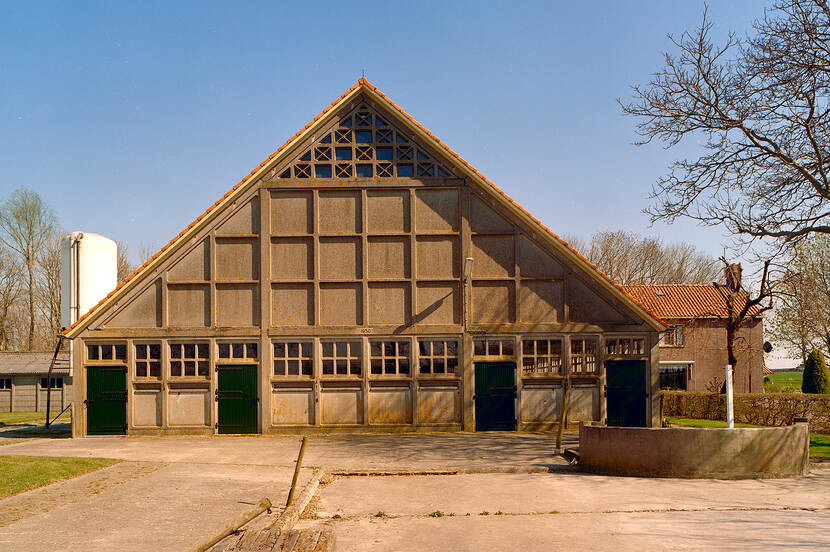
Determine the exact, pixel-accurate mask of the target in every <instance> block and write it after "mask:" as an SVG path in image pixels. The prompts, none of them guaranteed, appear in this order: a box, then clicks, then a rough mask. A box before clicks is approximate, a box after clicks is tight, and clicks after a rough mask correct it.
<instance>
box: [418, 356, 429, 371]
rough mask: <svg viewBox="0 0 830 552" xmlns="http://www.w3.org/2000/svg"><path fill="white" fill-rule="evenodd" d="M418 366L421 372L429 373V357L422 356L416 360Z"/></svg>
mask: <svg viewBox="0 0 830 552" xmlns="http://www.w3.org/2000/svg"><path fill="white" fill-rule="evenodd" d="M418 367H419V370H420V371H421V373H422V374H429V373H430V366H429V359H428V358H422V359H420V360H419V361H418Z"/></svg>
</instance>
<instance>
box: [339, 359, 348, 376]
mask: <svg viewBox="0 0 830 552" xmlns="http://www.w3.org/2000/svg"><path fill="white" fill-rule="evenodd" d="M337 373H338V374H341V375H342V374H348V373H349V361H348V360H344V359H338V360H337Z"/></svg>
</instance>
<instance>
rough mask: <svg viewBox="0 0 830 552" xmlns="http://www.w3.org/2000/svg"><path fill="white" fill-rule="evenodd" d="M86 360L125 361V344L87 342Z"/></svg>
mask: <svg viewBox="0 0 830 552" xmlns="http://www.w3.org/2000/svg"><path fill="white" fill-rule="evenodd" d="M86 358H87V360H99V361H101V360H103V361H122V362H126V361H127V346H126V345H125V344H123V343H114V344H113V343H88V344H87V346H86Z"/></svg>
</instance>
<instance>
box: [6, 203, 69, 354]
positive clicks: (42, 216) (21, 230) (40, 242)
mask: <svg viewBox="0 0 830 552" xmlns="http://www.w3.org/2000/svg"><path fill="white" fill-rule="evenodd" d="M55 227H56V221H55V215H54V213H53V212H52V210H51V209H50V208H49V207H48V206H47V205H46V204H45V203H43V200H42V199H41V198H40V196H39V195H38V194H36V193H35V192H32V191H30V190H27V189H25V188H21V189H19V190H16V191H15V192H13V193H12V195H11V196H9V197H8V198H7V199H6V200H5V201H4V202H3V204H2V205H0V241H2V242H3V243H5V244H6V245H7V246H8V247H9V248H10V249H11V250H12V251H14V252H16V253H17V254H18V255H19V256H20V259H21V261H22V263H23V266H24V268H25V270H26V276H27V282H26V288H25V289H26V296H27V300H28V325H29V327H28V332H27V337H26V349H27V350H29V351H31V350H32V348H33V346H34V340H35V293H36V289H35V288H36V284H35V278H36V268H37V258H38V256H39V255H40V254H41V252H42V251H43V248H44V247H45V246H46V244H47V243H48V242H49V240H50V239H51V238H52V236H53V234H54V232H55Z"/></svg>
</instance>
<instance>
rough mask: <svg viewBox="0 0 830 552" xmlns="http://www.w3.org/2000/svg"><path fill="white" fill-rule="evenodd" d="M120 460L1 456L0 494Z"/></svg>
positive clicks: (8, 493) (98, 467)
mask: <svg viewBox="0 0 830 552" xmlns="http://www.w3.org/2000/svg"><path fill="white" fill-rule="evenodd" d="M116 462H120V460H112V459H110V458H61V457H48V456H0V498H3V497H6V496H9V495H13V494H16V493H19V492H23V491H28V490H29V489H34V488H36V487H42V486H43V485H48V484H49V483H52V482H54V481H57V480H59V479H66V478H69V477H75V476H78V475H81V474H83V473H87V472H91V471H93V470H97V469H100V468H104V467H106V466H109V465H111V464H114V463H116Z"/></svg>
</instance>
